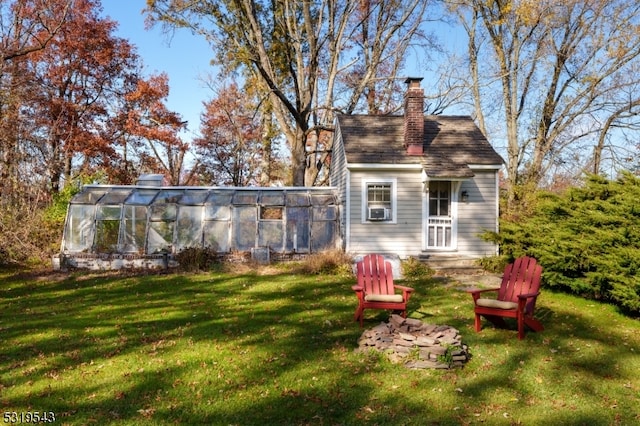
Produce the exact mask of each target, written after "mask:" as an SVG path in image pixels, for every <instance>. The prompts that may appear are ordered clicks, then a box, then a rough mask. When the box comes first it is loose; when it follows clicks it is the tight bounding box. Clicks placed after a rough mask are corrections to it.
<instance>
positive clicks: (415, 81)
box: [404, 77, 423, 87]
mask: <svg viewBox="0 0 640 426" xmlns="http://www.w3.org/2000/svg"><path fill="white" fill-rule="evenodd" d="M422 80H423V77H407V79H406V80H405V81H404V82H405V83H406V84H408V85H409V87H415V86H418V87H419V86H420V82H421V81H422Z"/></svg>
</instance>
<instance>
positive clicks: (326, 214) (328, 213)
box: [313, 206, 338, 221]
mask: <svg viewBox="0 0 640 426" xmlns="http://www.w3.org/2000/svg"><path fill="white" fill-rule="evenodd" d="M337 219H338V208H337V207H336V206H325V207H314V208H313V220H314V221H320V220H337Z"/></svg>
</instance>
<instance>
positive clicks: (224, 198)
mask: <svg viewBox="0 0 640 426" xmlns="http://www.w3.org/2000/svg"><path fill="white" fill-rule="evenodd" d="M233 194H234V191H233V190H229V191H221V190H216V191H211V193H210V194H209V198H208V199H207V204H214V205H216V206H229V205H230V204H231V199H232V197H233Z"/></svg>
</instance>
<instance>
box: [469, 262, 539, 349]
mask: <svg viewBox="0 0 640 426" xmlns="http://www.w3.org/2000/svg"><path fill="white" fill-rule="evenodd" d="M541 275H542V266H540V265H538V263H537V262H536V260H535V259H534V258H532V257H527V256H524V257H520V258H518V259H516V260H515V261H514V262H513V263H511V264H509V265H507V267H506V268H505V270H504V275H503V277H502V284H501V285H500V288H493V289H484V290H478V289H474V290H469V292H470V293H471V295H472V296H473V303H474V305H475V306H474V312H475V316H476V319H475V328H476V331H477V332H478V331H480V330H481V329H482V324H481V322H480V317H481V316H484V317H485V318H486V319H488V320H489V321H491V322H492V323H493V324H494V325H496V326H498V327H504V326H505V322H504V319H503V318H515V319H516V320H517V323H518V339H523V338H524V328H525V325H526V326H529V327H530V328H531V329H532V330H533V331H542V330H544V326H543V325H542V323H540V321H538V320H536V319H535V318H534V317H533V311H534V309H535V306H536V299H537V297H538V295H539V294H540V277H541ZM490 291H494V292H496V291H497V292H498V296H497V298H496V299H489V298H481V297H480V296H481V295H482V294H483V293H485V292H490Z"/></svg>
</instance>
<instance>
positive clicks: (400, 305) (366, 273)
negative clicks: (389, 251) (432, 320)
mask: <svg viewBox="0 0 640 426" xmlns="http://www.w3.org/2000/svg"><path fill="white" fill-rule="evenodd" d="M356 269H357V276H358V284H357V285H354V286H353V287H351V288H352V289H353V290H354V291H355V292H356V296H357V297H358V308H357V309H356V313H355V315H354V318H355V321H360V327H363V326H364V310H365V309H390V310H394V311H400V312H401V315H402V316H403V317H404V318H406V317H407V302H409V298H410V297H411V292H412V291H413V289H412V288H411V287H405V286H401V285H395V284H393V271H392V269H391V263H390V262H389V261H385V260H384V257H383V256H382V255H379V254H368V255H366V256H365V257H364V258H363V259H362V260H361V261H359V262H358V263H357V264H356ZM396 289H398V290H402V294H399V293H398V294H396V292H395V290H396Z"/></svg>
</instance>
